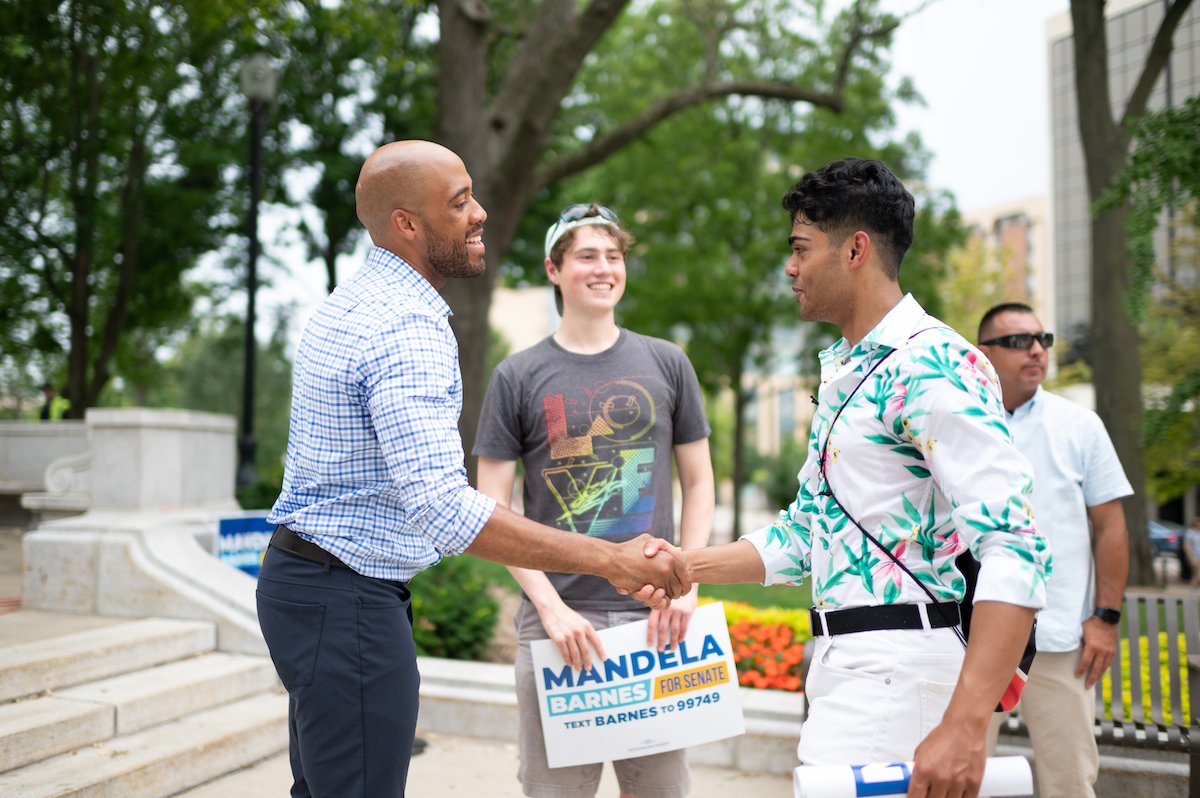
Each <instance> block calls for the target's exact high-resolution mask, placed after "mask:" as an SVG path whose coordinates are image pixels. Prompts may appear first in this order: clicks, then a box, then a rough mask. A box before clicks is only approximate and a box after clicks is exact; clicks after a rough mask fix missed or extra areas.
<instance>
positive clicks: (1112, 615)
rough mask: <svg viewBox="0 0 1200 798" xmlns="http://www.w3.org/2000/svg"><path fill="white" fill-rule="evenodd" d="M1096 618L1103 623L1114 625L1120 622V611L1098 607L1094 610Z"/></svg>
mask: <svg viewBox="0 0 1200 798" xmlns="http://www.w3.org/2000/svg"><path fill="white" fill-rule="evenodd" d="M1096 617H1097V618H1099V619H1100V620H1102V621H1104V622H1105V623H1112V624H1116V623H1120V621H1121V611H1120V610H1114V609H1112V608H1110V607H1100V608H1098V609H1097V610H1096Z"/></svg>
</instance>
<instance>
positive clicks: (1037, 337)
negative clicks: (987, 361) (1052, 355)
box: [979, 332, 1054, 349]
mask: <svg viewBox="0 0 1200 798" xmlns="http://www.w3.org/2000/svg"><path fill="white" fill-rule="evenodd" d="M1034 341H1037V342H1038V343H1039V344H1041V345H1042V349H1049V348H1050V347H1052V346H1054V333H1052V332H1040V333H1013V334H1012V335H1001V336H1000V337H999V338H992V339H990V340H988V341H980V342H979V345H980V346H993V345H994V346H1002V347H1004V348H1005V349H1032V348H1033V342H1034Z"/></svg>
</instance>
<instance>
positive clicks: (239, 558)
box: [213, 510, 275, 576]
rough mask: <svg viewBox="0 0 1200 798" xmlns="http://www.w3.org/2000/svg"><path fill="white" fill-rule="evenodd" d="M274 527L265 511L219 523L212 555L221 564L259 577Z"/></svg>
mask: <svg viewBox="0 0 1200 798" xmlns="http://www.w3.org/2000/svg"><path fill="white" fill-rule="evenodd" d="M274 531H275V525H274V524H268V523H267V513H266V511H265V510H264V511H261V512H258V513H253V512H248V513H245V514H244V515H239V516H233V517H230V518H220V519H218V520H217V536H216V538H215V539H214V541H213V548H214V549H215V551H214V552H213V553H214V554H215V555H216V557H217V559H218V560H220V561H221V562H223V563H225V564H227V565H232V566H233V567H234V568H237V569H238V570H241V571H245V572H246V573H248V574H250V575H251V576H258V570H259V568H260V567H262V557H263V552H265V551H266V550H267V544H268V543H270V542H271V535H272V533H274Z"/></svg>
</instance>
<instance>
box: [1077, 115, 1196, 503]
mask: <svg viewBox="0 0 1200 798" xmlns="http://www.w3.org/2000/svg"><path fill="white" fill-rule="evenodd" d="M1197 131H1200V97H1191V98H1189V99H1187V100H1186V101H1185V102H1184V103H1183V104H1182V105H1180V106H1177V107H1174V108H1168V109H1165V110H1163V111H1158V112H1154V113H1148V114H1146V115H1145V116H1144V117H1142V118H1141V119H1140V120H1139V121H1138V122H1137V125H1136V126H1135V127H1134V128H1133V131H1132V139H1133V146H1132V149H1131V151H1130V153H1129V159H1128V163H1127V164H1126V166H1125V168H1124V169H1123V170H1122V172H1121V174H1120V175H1119V177H1118V178H1117V180H1116V182H1115V183H1114V185H1113V186H1111V187H1110V188H1109V190H1108V191H1107V192H1106V193H1105V195H1104V197H1103V198H1102V199H1101V201H1100V203H1099V208H1100V210H1102V211H1105V210H1109V209H1112V208H1118V207H1120V206H1122V205H1125V204H1126V203H1128V207H1129V216H1128V226H1127V229H1128V233H1129V254H1130V259H1131V260H1132V263H1133V276H1132V278H1131V284H1130V296H1131V300H1132V304H1133V305H1134V306H1135V308H1146V309H1147V311H1148V312H1144V313H1141V314H1140V317H1141V325H1140V327H1141V332H1142V348H1143V351H1145V352H1147V353H1148V354H1149V355H1150V356H1149V357H1147V358H1145V360H1144V361H1143V384H1144V385H1146V386H1147V391H1148V392H1150V396H1149V397H1148V398H1149V402H1148V406H1147V410H1146V417H1145V423H1144V433H1145V438H1144V439H1145V446H1146V461H1147V466H1148V467H1147V477H1148V481H1149V485H1148V487H1149V491H1150V495H1151V496H1152V497H1153V498H1154V499H1155V501H1158V502H1160V503H1161V502H1165V501H1169V500H1171V499H1174V498H1176V497H1178V496H1180V495H1182V494H1183V493H1184V492H1185V491H1186V490H1187V489H1188V488H1190V487H1191V486H1192V485H1195V484H1196V482H1198V481H1200V456H1198V455H1197V442H1198V441H1200V413H1197V412H1196V411H1195V409H1194V407H1195V403H1196V401H1197V399H1200V329H1198V328H1197V325H1196V320H1197V319H1198V318H1200V290H1198V289H1197V288H1196V287H1195V285H1194V284H1193V285H1188V284H1186V283H1185V282H1184V281H1183V280H1182V279H1180V277H1181V276H1182V275H1190V276H1191V279H1192V280H1194V279H1195V275H1197V274H1200V247H1198V246H1197V240H1196V230H1198V229H1200V136H1198V135H1197ZM1164 212H1165V217H1166V224H1167V239H1168V241H1169V242H1170V247H1169V249H1168V251H1167V252H1166V253H1164V254H1165V256H1166V257H1165V260H1163V261H1160V260H1159V258H1158V256H1157V254H1156V253H1155V249H1154V235H1155V232H1156V231H1157V230H1158V229H1159V228H1160V226H1161V224H1162V220H1163V218H1164ZM1152 289H1153V290H1152Z"/></svg>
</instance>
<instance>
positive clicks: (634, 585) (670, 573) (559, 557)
mask: <svg viewBox="0 0 1200 798" xmlns="http://www.w3.org/2000/svg"><path fill="white" fill-rule="evenodd" d="M654 543H659V544H662V545H659V546H657V549H658V550H657V551H655V552H654V554H653V556H647V552H646V547H647V545H648V544H654ZM467 553H468V554H474V555H475V556H476V557H482V558H484V559H485V560H492V561H494V562H498V563H503V564H504V565H516V566H519V567H521V568H535V569H537V570H539V571H556V572H559V573H569V574H595V575H596V576H600V577H603V578H605V579H607V580H608V581H609V582H611V583H612V584H613V585H614V586H615V587H616V588H618V589H621V590H625V591H627V592H632V591H635V590H638V589H639V588H641V587H642V586H644V585H650V586H652V587H653V588H656V589H659V590H662V591H664V594H665V597H666V598H678V597H679V596H682V595H683V594H685V593H687V592H688V591H689V590H691V588H692V580H691V577H690V576H689V574H688V567H687V564H686V563H685V562H684V560H683V557H682V556H681V554H680V552H679V551H678V550H677V549H675V548H674V547H672V546H670V544H668V543H665V542H664V541H659V540H658V539H657V538H652V537H651V536H650V535H639V536H638V537H636V538H634V539H633V540H630V541H627V542H625V543H610V542H608V541H606V540H600V539H599V538H593V537H589V536H587V535H579V534H576V533H574V532H563V531H562V530H558V529H552V528H551V527H548V526H544V525H542V524H539V523H537V522H535V521H531V520H529V519H528V518H526V517H525V516H523V515H518V514H517V513H514V512H512V511H511V510H508V509H506V508H504V507H501V506H497V507H496V509H495V511H494V512H493V513H492V516H491V518H489V519H488V521H487V523H486V524H484V526H483V529H482V530H480V532H479V534H478V535H477V536H476V537H475V540H474V541H472V543H471V545H470V546H468V547H467ZM638 598H640V599H642V600H643V601H646V600H647V599H645V598H642V596H641V595H639V596H638ZM651 601H655V603H654V604H651V606H658V605H661V606H666V605H665V603H663V602H661V601H657V600H655V599H651Z"/></svg>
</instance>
